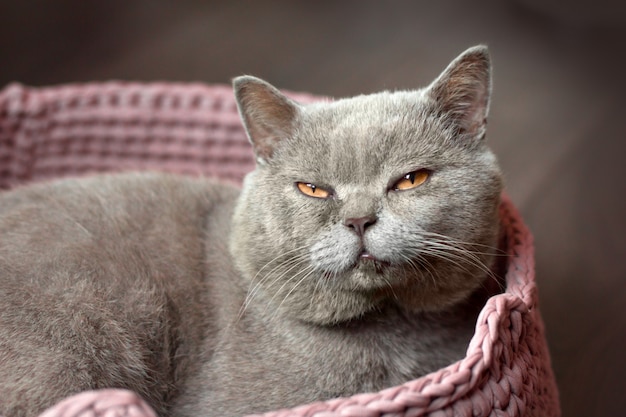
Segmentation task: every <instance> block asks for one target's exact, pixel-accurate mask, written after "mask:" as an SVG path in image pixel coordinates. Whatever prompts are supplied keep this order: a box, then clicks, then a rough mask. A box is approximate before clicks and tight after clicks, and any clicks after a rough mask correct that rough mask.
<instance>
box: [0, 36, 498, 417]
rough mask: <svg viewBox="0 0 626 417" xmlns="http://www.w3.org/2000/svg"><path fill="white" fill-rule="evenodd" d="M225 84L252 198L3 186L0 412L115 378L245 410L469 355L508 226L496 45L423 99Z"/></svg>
mask: <svg viewBox="0 0 626 417" xmlns="http://www.w3.org/2000/svg"><path fill="white" fill-rule="evenodd" d="M234 88H235V95H236V98H237V102H238V105H239V109H240V113H241V116H242V120H243V123H244V126H245V127H246V131H247V133H248V135H249V138H250V141H251V143H252V145H253V149H254V151H255V155H256V157H257V161H258V164H257V168H256V169H255V170H254V171H253V172H252V173H250V174H249V175H248V176H247V177H246V179H245V181H244V185H243V188H242V189H241V191H239V190H238V189H236V188H234V187H231V186H228V185H224V184H220V183H217V182H213V181H210V180H206V179H193V178H184V177H178V176H173V175H167V174H153V173H144V174H116V175H105V176H98V177H92V178H84V179H71V180H61V181H57V182H54V183H49V184H40V185H34V186H29V187H23V188H20V189H17V190H14V191H11V192H7V193H4V194H3V195H1V196H0V236H1V240H0V414H3V415H5V417H13V416H33V415H36V413H38V412H40V411H42V409H43V408H45V407H47V406H50V405H52V404H53V403H54V402H56V401H58V400H60V399H61V398H64V397H66V396H68V395H70V394H72V393H76V392H80V391H83V390H87V389H94V388H105V387H119V388H128V389H131V390H133V391H135V392H137V393H139V394H140V395H142V396H143V397H144V398H145V399H146V400H147V401H148V402H149V403H150V404H151V405H152V406H153V407H154V408H155V409H156V411H157V413H159V414H160V415H163V416H167V415H172V416H175V417H184V416H192V415H200V414H201V415H208V416H210V415H216V416H218V415H219V416H222V415H229V416H230V415H232V416H236V415H242V414H245V413H252V412H262V411H267V410H270V409H275V408H281V407H290V406H294V405H297V404H300V403H305V402H311V401H315V400H321V399H328V398H333V397H337V396H347V395H351V394H355V393H358V392H366V391H376V390H380V389H382V388H384V387H388V386H392V385H397V384H400V383H403V382H405V381H408V380H410V379H413V378H415V377H418V376H420V375H423V374H425V373H427V372H430V371H434V370H436V369H438V368H440V367H443V366H446V365H448V364H450V363H452V362H453V361H455V360H458V359H460V358H461V357H462V356H463V354H464V352H465V349H466V348H467V343H468V342H469V339H470V337H471V335H472V333H473V329H474V323H475V320H476V316H477V314H478V311H479V310H480V307H481V305H482V303H484V298H485V297H486V296H487V295H488V294H487V291H486V290H485V289H486V288H487V287H489V285H488V283H489V282H490V280H491V279H492V276H491V275H492V274H493V273H492V272H491V271H490V266H491V264H492V260H493V254H494V252H495V247H496V246H497V235H498V216H497V207H498V203H499V196H500V191H501V178H500V172H499V169H498V166H497V163H496V161H495V158H494V156H493V154H492V153H491V152H490V151H489V149H488V148H487V146H486V143H485V140H484V129H485V118H486V114H487V110H488V104H489V93H490V64H489V57H488V54H487V51H486V48H484V47H475V48H472V49H470V50H468V51H466V52H465V53H464V54H462V55H461V56H460V57H458V58H457V59H456V60H455V61H454V62H453V63H452V64H450V66H449V67H448V68H447V69H446V70H445V71H444V73H443V74H442V75H441V76H440V77H439V78H438V79H437V80H435V82H434V83H433V84H431V86H429V87H427V88H426V89H423V90H417V91H410V92H394V93H391V92H382V93H377V94H372V95H367V96H359V97H354V98H349V99H342V100H337V101H334V102H324V103H315V104H310V105H307V106H303V105H300V104H298V103H295V102H293V101H292V100H290V99H289V98H287V97H285V96H284V95H283V94H282V93H280V92H279V91H278V90H276V89H275V88H274V87H272V86H270V85H269V84H267V83H265V82H263V81H261V80H258V79H256V78H253V77H239V78H238V79H236V80H235V82H234Z"/></svg>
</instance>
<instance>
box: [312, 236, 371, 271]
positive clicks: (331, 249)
mask: <svg viewBox="0 0 626 417" xmlns="http://www.w3.org/2000/svg"><path fill="white" fill-rule="evenodd" d="M359 252H360V244H359V242H358V239H357V238H356V237H355V236H351V235H350V234H349V233H346V232H345V231H343V230H331V231H330V232H328V233H326V234H325V235H322V236H321V237H320V238H319V239H318V240H317V241H316V242H315V243H314V244H313V245H311V250H310V253H311V265H312V266H313V267H314V268H315V269H316V270H317V271H320V272H323V273H331V274H340V273H343V272H345V271H347V270H348V269H350V268H352V267H353V266H354V263H355V262H356V259H357V258H358V256H359Z"/></svg>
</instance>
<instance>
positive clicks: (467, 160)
mask: <svg viewBox="0 0 626 417" xmlns="http://www.w3.org/2000/svg"><path fill="white" fill-rule="evenodd" d="M490 70H491V69H490V59H489V55H488V51H487V48H486V47H483V46H478V47H474V48H471V49H469V50H467V51H466V52H464V53H463V54H461V55H460V56H459V57H458V58H456V59H455V60H454V61H453V62H452V63H451V64H450V65H449V66H448V67H447V68H446V69H445V71H444V72H443V73H442V74H441V75H440V76H439V77H438V78H437V79H436V80H435V81H434V82H433V83H432V84H431V85H430V86H428V87H426V88H424V89H421V90H415V91H398V92H381V93H377V94H371V95H363V96H357V97H353V98H346V99H340V100H336V101H329V102H319V103H313V104H307V105H303V104H299V103H296V102H294V101H293V100H291V99H290V98H288V97H286V96H285V95H284V94H282V93H281V92H280V91H279V90H277V89H276V88H274V87H273V86H271V85H270V84H268V83H266V82H264V81H262V80H260V79H257V78H254V77H250V76H243V77H239V78H236V79H235V80H234V90H235V96H236V99H237V104H238V106H239V111H240V115H241V118H242V121H243V124H244V126H245V129H246V131H247V133H248V136H249V139H250V141H251V143H252V145H253V149H254V152H255V155H256V158H257V168H256V169H255V170H254V171H253V172H251V173H250V174H248V176H247V177H246V179H245V181H244V186H243V191H242V194H241V197H240V201H239V203H238V206H237V208H236V211H235V215H234V219H233V234H232V239H231V252H232V254H233V257H234V259H235V262H236V264H237V266H238V268H239V269H240V271H241V273H242V274H243V276H244V277H245V279H246V280H247V285H249V287H250V290H249V295H248V297H249V299H248V300H247V302H255V300H256V301H259V302H262V303H265V304H267V305H268V308H269V309H270V310H272V311H275V310H276V309H278V310H280V311H285V312H287V313H288V314H290V315H291V316H292V317H295V318H298V319H301V320H305V321H309V322H315V323H321V324H331V323H337V322H341V321H345V320H349V319H352V318H356V317H359V316H360V315H362V314H364V313H366V312H368V311H370V310H373V309H376V308H377V307H379V306H382V305H383V304H385V303H395V304H397V305H398V306H400V307H401V308H404V309H407V310H410V311H428V310H430V311H432V310H440V309H444V308H446V307H448V306H450V305H452V304H454V303H456V302H458V301H460V300H462V299H464V298H465V297H467V296H468V295H469V294H470V293H471V292H472V291H473V290H475V289H476V288H477V287H478V286H480V285H481V283H482V282H483V281H484V280H485V279H486V277H487V275H488V269H489V266H490V264H491V258H492V256H493V252H494V247H495V246H496V239H497V230H498V214H497V208H498V204H499V198H500V192H501V188H502V181H501V175H500V170H499V168H498V165H497V162H496V159H495V157H494V155H493V154H492V152H491V151H490V150H489V149H488V147H487V145H486V143H485V127H486V117H487V112H488V108H489V98H490V89H491V76H490Z"/></svg>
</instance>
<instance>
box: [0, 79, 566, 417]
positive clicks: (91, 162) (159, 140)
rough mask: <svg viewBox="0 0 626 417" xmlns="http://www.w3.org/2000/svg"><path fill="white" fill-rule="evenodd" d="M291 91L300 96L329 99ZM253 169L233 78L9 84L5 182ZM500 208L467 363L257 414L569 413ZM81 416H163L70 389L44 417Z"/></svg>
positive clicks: (531, 283) (513, 223)
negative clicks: (502, 239) (496, 257)
mask: <svg viewBox="0 0 626 417" xmlns="http://www.w3.org/2000/svg"><path fill="white" fill-rule="evenodd" d="M292 96H293V97H294V98H295V99H296V100H299V101H302V102H308V101H313V100H319V99H320V98H319V97H315V96H312V95H308V94H292ZM253 167H254V158H253V155H252V152H251V149H250V146H249V144H248V141H247V139H246V136H245V133H244V131H243V128H242V126H241V123H240V121H239V116H238V114H237V108H236V105H235V101H234V97H233V95H232V91H231V88H230V87H229V86H223V85H216V86H209V85H202V84H167V83H161V84H141V83H103V84H83V85H67V86H59V87H46V88H29V87H24V86H21V85H18V84H13V85H9V86H7V87H6V88H5V89H4V90H2V91H0V189H1V188H10V187H13V186H15V185H18V184H24V183H29V182H34V181H41V180H45V179H50V178H58V177H66V176H76V175H84V174H88V173H94V172H105V171H120V170H160V171H169V172H176V173H181V174H189V175H205V176H216V177H220V178H223V179H225V180H227V181H232V182H235V183H239V182H240V181H241V179H242V178H243V176H244V175H245V173H246V172H248V171H250V170H252V169H253ZM500 215H501V224H502V227H503V229H504V231H505V235H506V248H505V250H506V252H507V254H508V256H507V261H506V276H505V277H506V289H505V291H504V292H503V293H502V294H498V295H496V296H494V297H492V298H490V299H489V300H488V302H487V303H486V305H485V307H484V308H483V310H482V312H481V314H480V316H479V318H478V321H477V324H476V331H475V334H474V336H473V338H472V340H471V342H470V345H469V347H468V349H467V355H466V357H465V358H464V359H462V360H460V361H458V362H456V363H454V364H451V365H450V366H448V367H446V368H444V369H441V370H439V371H437V372H434V373H431V374H428V375H426V376H423V377H421V378H419V379H416V380H413V381H408V382H406V383H405V384H403V385H400V386H396V387H392V388H389V389H385V390H383V391H380V392H376V393H364V394H359V395H355V396H353V397H349V398H338V399H333V400H330V401H325V402H318V403H314V404H308V405H302V406H299V407H296V408H294V409H289V410H280V411H274V412H269V413H265V414H262V415H259V416H263V417H283V416H284V417H287V416H290V417H296V416H297V417H300V416H302V417H304V416H308V417H339V416H342V417H350V416H352V417H370V416H371V417H381V416H386V417H391V416H395V417H400V416H403V417H408V416H416V417H417V416H433V417H434V416H546V417H549V416H559V415H560V408H559V402H558V392H557V388H556V384H555V380H554V375H553V373H552V368H551V364H550V357H549V352H548V348H547V344H546V339H545V335H544V326H543V321H542V319H541V315H540V311H539V307H538V293H537V287H536V284H535V276H534V258H533V243H532V236H531V234H530V233H529V231H528V229H527V228H526V227H525V225H524V224H523V222H522V219H521V218H520V215H519V213H518V212H517V210H516V209H515V207H514V206H513V205H512V203H511V202H510V200H509V199H508V198H507V197H506V196H503V198H502V204H501V210H500ZM242 395H245V393H242ZM79 416H80V417H87V416H90V417H92V416H107V417H108V416H111V417H113V416H127V417H154V412H153V411H152V410H151V409H150V407H148V406H147V405H146V404H145V403H144V402H143V400H141V399H140V398H139V397H138V396H136V395H135V394H133V393H130V392H128V391H123V390H102V391H93V392H85V393H80V394H77V395H75V396H72V397H69V398H67V399H65V400H63V401H62V402H60V403H59V404H57V405H56V406H54V407H52V408H50V409H49V410H47V411H46V412H44V413H43V414H42V415H41V417H79Z"/></svg>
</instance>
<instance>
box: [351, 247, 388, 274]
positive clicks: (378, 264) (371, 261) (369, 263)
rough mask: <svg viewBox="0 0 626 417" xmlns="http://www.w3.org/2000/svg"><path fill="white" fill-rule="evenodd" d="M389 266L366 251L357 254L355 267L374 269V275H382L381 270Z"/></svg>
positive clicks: (386, 262)
mask: <svg viewBox="0 0 626 417" xmlns="http://www.w3.org/2000/svg"><path fill="white" fill-rule="evenodd" d="M390 265H391V264H390V263H389V262H388V261H384V260H381V259H378V258H377V257H376V256H374V255H372V254H371V253H369V252H368V251H367V250H365V249H363V250H362V251H361V253H360V254H359V257H358V259H357V262H356V265H355V267H360V266H363V267H366V268H367V267H374V268H375V269H376V273H379V274H382V273H383V270H384V269H385V268H386V267H388V266H390Z"/></svg>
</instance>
